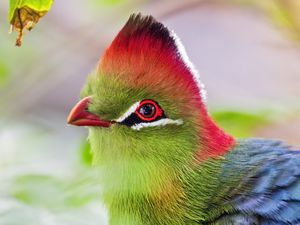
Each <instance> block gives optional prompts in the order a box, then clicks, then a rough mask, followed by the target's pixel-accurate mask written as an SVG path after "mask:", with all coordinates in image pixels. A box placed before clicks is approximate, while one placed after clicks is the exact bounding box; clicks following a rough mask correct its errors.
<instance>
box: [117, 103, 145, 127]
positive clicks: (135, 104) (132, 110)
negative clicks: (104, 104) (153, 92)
mask: <svg viewBox="0 0 300 225" xmlns="http://www.w3.org/2000/svg"><path fill="white" fill-rule="evenodd" d="M139 105H140V102H136V103H134V104H133V105H132V106H130V107H129V109H128V110H127V111H126V112H125V113H124V114H123V115H122V116H120V117H119V118H118V119H116V122H118V123H120V122H122V121H124V120H125V119H126V118H127V117H128V116H130V115H131V114H132V113H134V112H135V110H136V109H137V107H139Z"/></svg>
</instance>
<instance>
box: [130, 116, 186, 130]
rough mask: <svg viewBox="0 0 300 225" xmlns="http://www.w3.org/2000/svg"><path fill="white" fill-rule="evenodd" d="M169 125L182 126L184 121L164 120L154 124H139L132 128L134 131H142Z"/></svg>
mask: <svg viewBox="0 0 300 225" xmlns="http://www.w3.org/2000/svg"><path fill="white" fill-rule="evenodd" d="M167 124H175V125H181V124H183V121H182V120H181V119H178V120H172V119H169V118H163V119H160V120H157V121H154V122H150V123H139V124H135V125H132V126H131V128H132V129H134V130H140V129H142V128H145V127H158V126H166V125H167Z"/></svg>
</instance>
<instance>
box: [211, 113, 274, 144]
mask: <svg viewBox="0 0 300 225" xmlns="http://www.w3.org/2000/svg"><path fill="white" fill-rule="evenodd" d="M212 116H213V118H214V120H215V121H216V122H217V123H218V124H219V125H220V126H221V127H222V128H223V129H224V130H225V131H226V132H228V133H230V134H232V135H233V136H235V137H238V138H242V137H249V136H252V135H254V133H255V131H256V129H258V128H260V127H263V126H266V125H267V124H269V123H270V122H271V121H270V120H269V119H267V118H268V117H267V116H266V113H263V112H261V113H259V114H254V113H248V112H241V111H230V110H229V111H216V112H213V113H212Z"/></svg>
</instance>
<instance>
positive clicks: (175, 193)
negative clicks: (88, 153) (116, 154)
mask: <svg viewBox="0 0 300 225" xmlns="http://www.w3.org/2000/svg"><path fill="white" fill-rule="evenodd" d="M220 168H221V160H209V161H206V162H204V163H203V164H201V165H197V166H196V167H195V165H191V166H190V167H187V168H186V170H185V171H180V172H179V171H178V173H177V174H176V173H174V172H173V171H163V172H162V173H164V172H169V173H170V174H173V175H172V176H165V177H164V178H163V179H161V180H160V181H158V180H159V179H160V178H157V179H158V180H157V182H155V181H154V180H153V179H155V177H152V174H150V173H148V174H147V173H146V174H145V173H141V174H140V175H141V176H136V177H135V180H137V183H135V182H134V181H133V180H131V178H129V177H128V176H127V175H128V174H130V170H131V169H130V168H129V169H128V170H129V171H128V170H127V171H128V173H125V174H124V177H122V176H119V180H118V181H117V182H119V185H118V186H117V188H115V187H114V189H113V188H111V187H109V186H105V187H104V192H103V200H104V203H105V205H106V207H107V208H108V212H109V218H110V223H109V224H110V225H132V224H134V225H144V224H151V225H160V224H166V225H184V224H193V223H196V222H195V221H198V222H199V221H201V220H204V219H206V218H208V217H209V215H208V212H207V206H208V205H209V202H210V200H211V198H213V195H214V194H215V193H217V190H214V188H215V187H217V186H218V182H219V180H218V174H219V173H220ZM126 174H127V175H126ZM142 174H144V176H143V177H142ZM211 174H214V176H211ZM151 182H154V183H151ZM127 184H129V186H127ZM145 184H146V185H145ZM114 185H115V184H114ZM195 187H196V188H195ZM191 218H195V220H194V219H191Z"/></svg>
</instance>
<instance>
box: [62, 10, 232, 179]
mask: <svg viewBox="0 0 300 225" xmlns="http://www.w3.org/2000/svg"><path fill="white" fill-rule="evenodd" d="M81 95H82V100H81V101H80V102H79V103H78V104H77V105H76V106H75V107H74V108H73V110H72V111H71V113H70V115H69V118H68V123H70V124H73V125H78V126H88V127H89V131H90V134H89V140H90V143H91V146H92V151H93V154H94V160H95V162H102V163H106V164H109V163H112V164H114V166H120V168H123V166H122V165H129V164H130V165H131V166H132V167H133V168H135V169H137V170H136V171H139V170H142V169H140V168H143V166H146V167H148V169H149V170H150V171H151V173H155V172H159V173H163V170H162V169H161V168H162V167H164V168H166V169H167V168H175V169H180V168H182V167H184V166H185V165H186V164H187V163H194V162H195V161H201V160H205V159H207V158H210V157H218V156H220V155H222V154H223V153H224V152H226V151H227V150H228V149H229V148H230V147H231V146H232V144H233V142H234V141H233V139H232V138H231V137H230V136H228V135H226V134H225V133H224V132H223V131H222V130H221V129H219V128H218V127H217V126H216V125H215V124H214V123H213V122H212V120H211V118H210V116H209V115H208V113H207V111H206V107H205V105H204V98H205V94H204V89H203V86H202V85H201V82H200V80H199V76H198V74H197V72H196V71H195V69H194V68H193V65H192V64H191V63H190V61H189V59H188V57H187V55H186V53H185V50H184V48H183V46H182V45H181V43H180V41H179V39H178V38H177V37H176V36H175V34H174V33H173V32H171V31H169V30H168V29H167V28H166V27H165V26H164V25H163V24H161V23H159V22H157V21H156V20H155V19H154V18H153V17H151V16H146V17H144V16H141V15H140V14H138V15H132V16H131V17H130V18H129V20H128V22H127V23H126V24H125V26H124V27H123V28H122V29H121V31H120V32H119V33H118V35H117V36H116V38H115V39H114V40H113V42H112V43H111V45H110V46H109V47H108V48H107V50H106V51H105V52H104V55H103V56H102V58H101V60H100V62H99V65H98V66H97V68H96V70H95V71H94V72H93V73H92V74H91V75H90V76H89V78H88V81H87V84H86V85H85V87H84V89H83V91H82V94H81ZM157 165H160V171H155V169H153V168H156V166H157ZM152 167H153V168H152Z"/></svg>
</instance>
